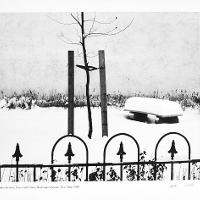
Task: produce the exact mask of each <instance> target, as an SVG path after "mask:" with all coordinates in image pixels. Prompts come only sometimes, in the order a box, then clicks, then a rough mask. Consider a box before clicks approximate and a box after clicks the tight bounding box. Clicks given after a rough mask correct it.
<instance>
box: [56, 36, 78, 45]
mask: <svg viewBox="0 0 200 200" xmlns="http://www.w3.org/2000/svg"><path fill="white" fill-rule="evenodd" d="M58 38H59V39H60V40H61V41H63V42H64V43H66V44H74V45H79V46H80V45H81V42H72V41H70V40H69V39H67V38H65V39H67V40H68V41H66V40H64V39H63V37H60V36H58Z"/></svg>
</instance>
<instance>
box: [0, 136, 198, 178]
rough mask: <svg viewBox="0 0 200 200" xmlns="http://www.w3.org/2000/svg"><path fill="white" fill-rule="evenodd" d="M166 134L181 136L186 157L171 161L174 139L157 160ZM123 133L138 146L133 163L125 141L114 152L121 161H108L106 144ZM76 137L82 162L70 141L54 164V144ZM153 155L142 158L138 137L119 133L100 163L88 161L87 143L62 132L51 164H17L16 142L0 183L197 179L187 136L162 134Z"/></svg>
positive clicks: (1, 169) (0, 171)
mask: <svg viewBox="0 0 200 200" xmlns="http://www.w3.org/2000/svg"><path fill="white" fill-rule="evenodd" d="M169 135H177V136H180V137H182V138H183V139H184V140H185V142H186V143H187V146H188V155H187V156H188V159H187V160H174V157H175V154H177V153H178V152H177V150H176V147H175V141H174V140H172V144H171V148H170V149H169V151H168V153H169V154H170V155H171V160H169V161H158V160H157V157H158V156H157V154H158V153H157V149H158V146H159V144H160V142H161V141H162V140H163V139H164V138H165V137H167V136H169ZM118 136H125V137H128V138H130V139H131V140H132V141H133V142H134V143H135V145H136V148H137V160H136V161H135V162H124V156H125V155H126V152H125V151H124V144H123V142H120V145H119V150H118V152H116V155H118V156H119V160H120V162H107V161H106V158H107V156H106V155H107V147H108V145H109V144H110V142H111V141H112V140H113V139H114V138H116V137H118ZM70 137H71V138H72V137H73V138H75V139H77V140H79V141H80V142H82V143H83V146H84V148H85V155H86V159H85V162H83V163H72V159H73V157H74V156H75V154H74V152H73V146H72V144H71V142H69V143H68V148H67V151H66V153H65V154H64V155H65V156H66V157H67V160H68V163H67V164H55V163H54V150H55V148H56V146H57V144H58V143H59V142H60V141H61V140H63V139H64V138H70ZM154 153H155V157H154V159H153V160H149V161H145V154H146V152H145V151H144V152H140V146H139V143H138V142H137V140H136V139H135V138H134V137H133V136H132V135H129V134H127V133H118V134H116V135H114V136H112V137H111V138H110V139H109V140H108V141H107V143H106V144H105V147H104V151H103V162H98V163H91V162H89V150H88V147H87V144H86V143H85V142H84V141H83V140H82V139H81V138H80V137H78V136H75V135H65V136H63V137H61V138H59V139H58V140H57V141H56V142H55V144H54V145H53V148H52V151H51V164H47V165H46V164H19V160H20V158H21V157H22V156H23V155H22V154H21V152H20V148H19V144H17V146H16V151H15V153H14V154H13V158H15V159H16V164H3V165H0V181H1V182H36V181H37V182H40V181H42V182H58V181H125V180H127V181H139V180H140V181H144V180H149V181H150V180H151V181H155V180H166V179H167V178H169V177H170V180H175V179H176V180H177V179H178V180H200V159H191V147H190V143H189V141H188V139H187V138H186V137H185V136H183V135H182V134H180V133H177V132H170V133H167V134H165V135H163V136H162V137H161V138H160V139H159V140H158V142H157V144H156V146H155V152H154Z"/></svg>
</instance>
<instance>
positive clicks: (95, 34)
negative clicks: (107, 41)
mask: <svg viewBox="0 0 200 200" xmlns="http://www.w3.org/2000/svg"><path fill="white" fill-rule="evenodd" d="M133 20H134V19H132V20H131V22H130V23H129V24H128V25H127V26H126V27H125V28H123V29H121V30H119V31H117V32H115V33H113V32H114V31H115V30H116V29H117V27H115V28H114V29H112V30H110V31H107V32H91V33H88V34H86V37H98V36H113V35H117V34H119V33H121V32H123V31H125V30H126V29H127V28H128V27H130V26H131V24H132V22H133Z"/></svg>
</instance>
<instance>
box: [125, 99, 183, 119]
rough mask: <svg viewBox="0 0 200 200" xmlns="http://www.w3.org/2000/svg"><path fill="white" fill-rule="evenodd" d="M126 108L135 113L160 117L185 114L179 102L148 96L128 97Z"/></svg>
mask: <svg viewBox="0 0 200 200" xmlns="http://www.w3.org/2000/svg"><path fill="white" fill-rule="evenodd" d="M124 110H125V111H130V112H133V113H134V112H135V113H143V114H151V115H156V116H159V117H174V116H182V115H183V110H182V108H181V106H180V104H178V103H177V102H173V101H169V100H163V99H155V98H147V97H131V98H129V99H127V101H126V103H125V107H124Z"/></svg>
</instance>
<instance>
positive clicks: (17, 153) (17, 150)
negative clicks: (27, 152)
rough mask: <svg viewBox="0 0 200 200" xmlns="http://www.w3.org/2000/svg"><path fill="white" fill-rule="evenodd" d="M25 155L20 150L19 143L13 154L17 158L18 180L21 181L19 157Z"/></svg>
mask: <svg viewBox="0 0 200 200" xmlns="http://www.w3.org/2000/svg"><path fill="white" fill-rule="evenodd" d="M22 156H23V155H22V154H21V152H20V149H19V144H18V143H17V145H16V149H15V153H14V154H13V155H12V157H13V158H16V181H17V182H19V158H21V157H22Z"/></svg>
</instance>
